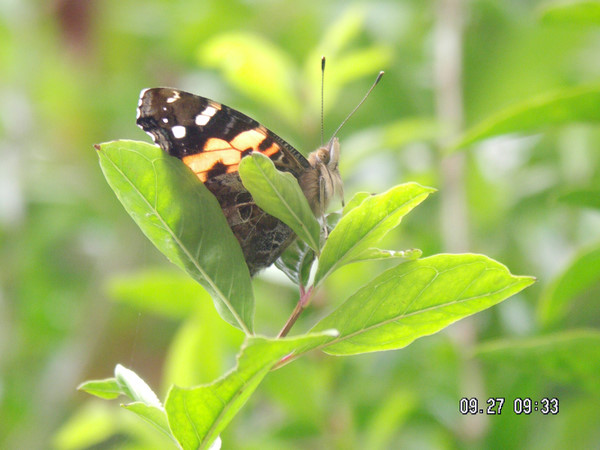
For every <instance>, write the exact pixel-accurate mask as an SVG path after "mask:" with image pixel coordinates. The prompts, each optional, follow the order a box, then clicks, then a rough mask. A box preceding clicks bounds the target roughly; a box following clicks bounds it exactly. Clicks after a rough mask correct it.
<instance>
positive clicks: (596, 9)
mask: <svg viewBox="0 0 600 450" xmlns="http://www.w3.org/2000/svg"><path fill="white" fill-rule="evenodd" d="M540 18H541V20H542V22H543V23H547V24H565V25H600V2H598V1H571V2H565V1H564V0H561V1H557V2H553V3H550V4H549V5H546V6H545V7H544V8H543V10H542V11H541V15H540Z"/></svg>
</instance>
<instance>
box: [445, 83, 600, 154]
mask: <svg viewBox="0 0 600 450" xmlns="http://www.w3.org/2000/svg"><path fill="white" fill-rule="evenodd" d="M572 122H592V123H597V122H600V87H599V86H591V87H577V88H570V89H563V90H560V91H557V92H552V93H548V94H544V95H540V96H537V97H534V98H532V99H528V100H525V101H523V102H521V103H519V104H517V105H514V106H511V107H509V108H506V109H504V110H502V111H500V112H498V113H497V114H495V115H493V116H492V117H490V118H488V119H486V120H484V121H483V122H481V123H480V124H478V125H476V126H474V127H473V128H471V129H470V130H468V131H467V132H466V133H465V134H464V135H463V136H462V138H460V139H459V141H458V142H457V143H456V144H454V145H453V146H452V147H450V149H449V151H455V150H458V149H460V148H463V147H466V146H468V145H471V144H473V143H475V142H478V141H481V140H483V139H486V138H489V137H492V136H498V135H501V134H507V133H532V132H538V131H540V130H541V129H542V128H543V127H547V126H550V125H562V124H566V123H572Z"/></svg>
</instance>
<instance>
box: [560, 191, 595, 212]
mask: <svg viewBox="0 0 600 450" xmlns="http://www.w3.org/2000/svg"><path fill="white" fill-rule="evenodd" d="M557 200H558V201H559V202H563V203H567V204H569V205H573V206H578V207H581V208H593V209H598V210H600V189H578V190H573V191H570V192H565V193H563V194H561V195H559V196H558V197H557Z"/></svg>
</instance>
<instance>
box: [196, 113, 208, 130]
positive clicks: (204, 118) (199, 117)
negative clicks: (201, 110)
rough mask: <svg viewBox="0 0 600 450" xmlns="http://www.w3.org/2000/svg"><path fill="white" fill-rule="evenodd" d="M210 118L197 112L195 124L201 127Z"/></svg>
mask: <svg viewBox="0 0 600 450" xmlns="http://www.w3.org/2000/svg"><path fill="white" fill-rule="evenodd" d="M209 120H210V116H205V115H204V114H198V115H197V116H196V125H198V126H199V127H202V126H204V125H206V124H207V123H208V121H209Z"/></svg>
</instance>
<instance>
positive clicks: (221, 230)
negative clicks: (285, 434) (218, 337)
mask: <svg viewBox="0 0 600 450" xmlns="http://www.w3.org/2000/svg"><path fill="white" fill-rule="evenodd" d="M98 156H99V157H100V166H101V167H102V171H103V172H104V176H105V177H106V179H107V181H108V184H109V185H110V187H111V188H112V189H113V191H115V194H116V195H117V197H118V198H119V200H120V201H121V203H122V204H123V206H124V207H125V210H126V211H127V212H128V213H129V215H131V217H132V218H133V220H134V221H135V222H136V223H137V224H138V226H139V227H140V228H141V229H142V231H143V232H144V234H145V235H146V236H147V237H148V238H149V239H150V240H151V241H152V243H154V245H156V247H157V248H158V249H159V250H160V251H161V252H162V253H164V254H165V256H167V258H169V260H171V262H173V263H174V264H176V265H177V266H179V267H181V268H182V269H184V270H185V271H186V272H187V273H188V274H189V275H190V276H192V278H194V279H195V280H196V281H198V282H199V283H200V284H201V285H202V286H203V287H204V288H205V289H206V290H207V291H208V292H209V293H210V294H211V296H212V298H213V301H214V303H215V306H216V308H217V310H218V311H219V314H220V315H221V317H223V319H225V320H226V321H227V322H229V323H231V324H232V325H234V326H236V327H239V328H241V329H242V330H243V331H244V332H245V333H247V334H248V333H251V332H252V316H253V313H254V298H253V295H252V285H251V282H250V274H249V272H248V267H247V266H246V264H245V261H244V257H243V254H242V250H241V248H240V246H239V244H238V242H237V240H236V239H235V237H234V235H233V233H232V231H231V229H230V228H229V226H228V225H227V221H226V220H225V217H224V216H223V213H222V211H221V208H220V206H219V203H218V202H217V199H216V198H215V197H214V196H213V195H212V194H211V193H210V192H209V191H208V189H206V187H205V186H204V184H202V183H201V182H200V181H199V180H198V179H197V178H196V176H195V175H194V174H193V173H192V171H191V170H190V169H189V168H188V167H187V166H186V165H185V164H183V163H182V162H181V161H180V160H178V159H177V158H173V157H171V156H169V155H167V154H166V153H165V152H163V151H162V150H161V149H160V148H158V147H156V146H153V145H149V144H146V143H144V142H134V141H114V142H109V143H106V144H101V145H100V146H98Z"/></svg>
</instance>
